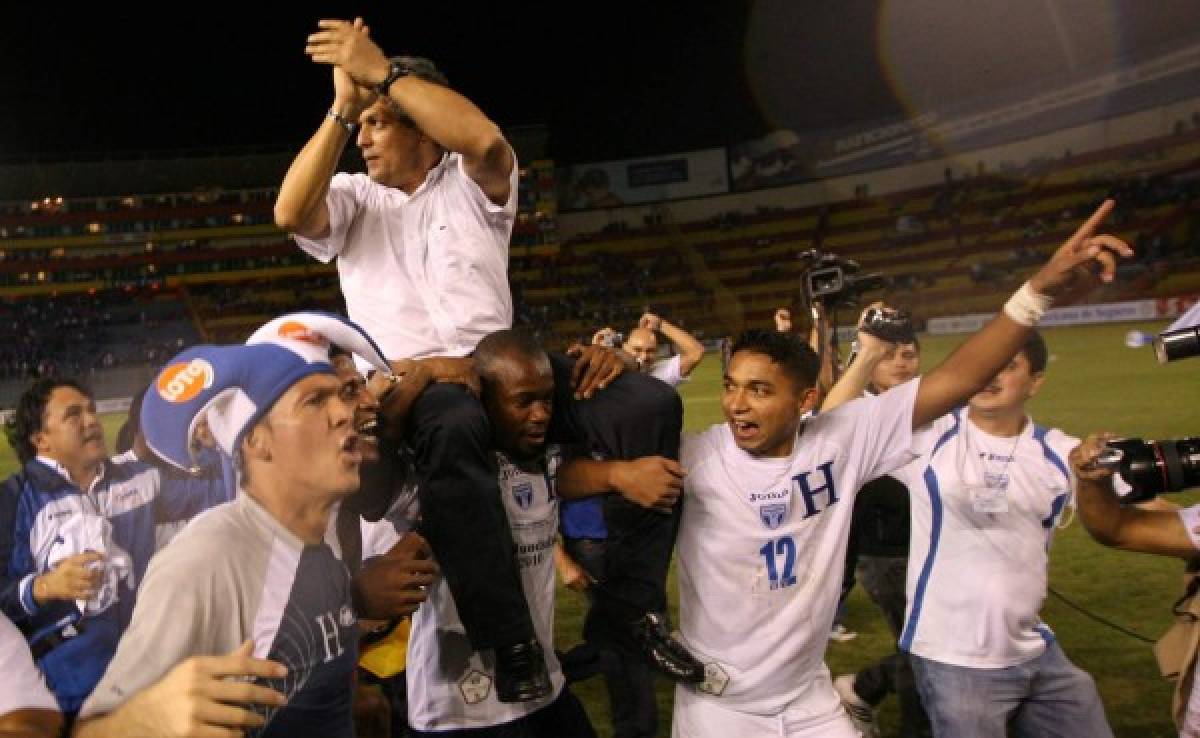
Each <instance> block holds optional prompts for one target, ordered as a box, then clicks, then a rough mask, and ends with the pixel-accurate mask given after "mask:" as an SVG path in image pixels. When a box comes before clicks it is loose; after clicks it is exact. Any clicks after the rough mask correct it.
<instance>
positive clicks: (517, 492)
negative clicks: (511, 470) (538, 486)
mask: <svg viewBox="0 0 1200 738" xmlns="http://www.w3.org/2000/svg"><path fill="white" fill-rule="evenodd" d="M513 499H514V500H516V502H517V507H519V508H521V509H522V510H528V509H529V506H530V505H532V504H533V485H532V484H531V483H529V482H521V483H520V484H518V485H516V486H514V487H513Z"/></svg>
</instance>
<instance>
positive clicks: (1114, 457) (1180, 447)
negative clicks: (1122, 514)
mask: <svg viewBox="0 0 1200 738" xmlns="http://www.w3.org/2000/svg"><path fill="white" fill-rule="evenodd" d="M1096 465H1097V466H1103V467H1105V468H1108V469H1112V470H1113V471H1115V472H1117V473H1118V474H1120V475H1121V479H1124V480H1125V483H1126V484H1128V485H1129V486H1130V487H1132V489H1131V490H1130V491H1128V492H1126V493H1124V494H1122V493H1121V491H1120V490H1118V491H1117V496H1118V497H1120V498H1121V503H1122V504H1124V505H1132V504H1134V503H1138V502H1145V501H1146V500H1149V499H1152V498H1153V497H1154V496H1155V495H1160V494H1164V493H1169V492H1179V491H1181V490H1184V489H1187V488H1189V487H1196V486H1200V437H1196V438H1181V439H1179V440H1177V441H1144V440H1142V439H1140V438H1118V439H1116V440H1113V441H1109V442H1108V444H1106V445H1105V447H1104V449H1103V450H1102V451H1101V452H1100V455H1099V457H1097V459H1096Z"/></svg>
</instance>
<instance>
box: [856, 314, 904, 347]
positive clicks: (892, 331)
mask: <svg viewBox="0 0 1200 738" xmlns="http://www.w3.org/2000/svg"><path fill="white" fill-rule="evenodd" d="M862 330H863V331H864V332H865V333H870V334H871V335H872V336H875V337H876V338H878V339H880V340H881V341H887V342H888V343H913V342H915V341H916V340H917V335H916V333H915V332H914V331H913V325H912V315H910V314H909V312H908V311H907V310H893V309H892V308H868V309H867V311H866V312H865V313H863V318H862Z"/></svg>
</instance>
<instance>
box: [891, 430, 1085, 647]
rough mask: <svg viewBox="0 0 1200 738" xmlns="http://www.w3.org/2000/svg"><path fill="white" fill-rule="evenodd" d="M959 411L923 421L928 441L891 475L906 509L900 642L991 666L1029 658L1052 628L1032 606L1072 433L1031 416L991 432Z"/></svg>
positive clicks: (1058, 510)
mask: <svg viewBox="0 0 1200 738" xmlns="http://www.w3.org/2000/svg"><path fill="white" fill-rule="evenodd" d="M967 415H968V411H967V410H966V409H965V408H964V409H959V410H956V411H955V412H953V413H951V414H950V415H946V416H944V417H942V418H939V419H938V420H936V421H934V423H933V424H932V425H933V430H934V433H935V434H936V441H935V442H934V445H933V446H932V447H931V449H932V450H931V451H929V452H928V453H926V454H924V455H922V456H921V458H919V459H917V460H916V461H914V462H913V463H912V464H909V465H908V466H906V467H904V468H903V469H901V470H899V471H897V472H894V473H893V474H892V476H894V477H896V478H897V479H899V480H900V481H902V482H904V483H905V484H906V485H907V486H908V489H909V493H910V494H909V497H910V499H911V509H912V545H911V547H910V551H909V560H908V582H907V594H908V609H907V614H906V618H905V625H904V631H903V633H902V634H901V638H900V647H901V648H902V649H904V650H906V651H910V652H911V653H915V654H917V655H918V656H921V657H922V658H927V659H931V660H934V661H940V662H942V663H946V664H953V665H955V666H965V667H974V668H988V669H992V668H1000V667H1006V666H1013V665H1016V664H1020V663H1023V662H1026V661H1029V660H1030V659H1033V658H1036V657H1037V656H1039V655H1040V654H1041V653H1042V652H1043V651H1044V650H1045V648H1046V644H1047V643H1049V642H1050V641H1052V640H1053V638H1054V635H1053V633H1052V632H1051V631H1050V629H1049V628H1048V627H1046V625H1045V624H1044V623H1043V622H1042V620H1041V617H1040V616H1039V614H1038V613H1039V611H1040V610H1041V608H1042V602H1043V601H1044V600H1045V598H1046V583H1047V565H1048V563H1049V549H1050V541H1051V538H1052V536H1053V534H1054V529H1055V526H1056V525H1057V523H1058V521H1059V519H1060V518H1061V517H1062V514H1063V510H1064V508H1065V507H1066V505H1067V504H1068V502H1069V501H1070V499H1071V490H1072V489H1073V488H1074V484H1073V479H1072V476H1071V472H1070V467H1069V466H1068V464H1067V456H1068V454H1069V453H1070V452H1071V449H1073V448H1074V447H1075V446H1076V445H1078V443H1079V440H1078V439H1076V438H1072V437H1071V436H1068V435H1066V434H1065V433H1063V432H1062V431H1060V430H1056V429H1046V428H1043V427H1040V426H1037V425H1034V424H1033V422H1032V421H1031V420H1027V421H1026V423H1025V428H1024V430H1022V431H1021V433H1020V434H1018V435H1017V436H1013V437H1007V438H1003V437H997V436H992V435H988V434H987V433H984V432H983V431H982V430H980V429H979V428H978V427H977V426H976V425H975V424H974V423H972V422H971V421H970V419H969V418H968V417H967Z"/></svg>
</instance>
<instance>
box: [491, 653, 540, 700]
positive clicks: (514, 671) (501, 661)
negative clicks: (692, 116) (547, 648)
mask: <svg viewBox="0 0 1200 738" xmlns="http://www.w3.org/2000/svg"><path fill="white" fill-rule="evenodd" d="M549 694H550V674H549V673H548V672H547V671H546V658H545V656H543V655H542V646H541V644H540V643H538V642H537V639H530V640H528V641H518V642H517V643H510V644H509V645H507V646H502V647H500V648H497V649H496V699H498V700H500V701H501V702H528V701H530V700H536V699H540V698H542V697H546V696H548V695H549Z"/></svg>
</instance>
